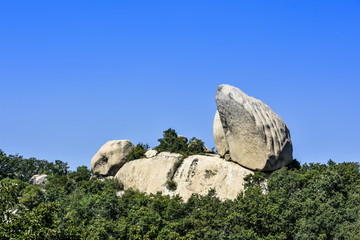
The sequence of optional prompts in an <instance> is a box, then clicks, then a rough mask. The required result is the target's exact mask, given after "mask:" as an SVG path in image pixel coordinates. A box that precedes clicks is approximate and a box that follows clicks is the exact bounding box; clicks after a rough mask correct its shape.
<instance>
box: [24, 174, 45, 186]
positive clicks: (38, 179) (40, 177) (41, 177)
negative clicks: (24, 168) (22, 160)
mask: <svg viewBox="0 0 360 240" xmlns="http://www.w3.org/2000/svg"><path fill="white" fill-rule="evenodd" d="M47 180H48V175H47V174H36V175H34V176H32V177H31V178H30V180H29V183H30V184H32V185H39V186H41V185H45V184H46V182H47Z"/></svg>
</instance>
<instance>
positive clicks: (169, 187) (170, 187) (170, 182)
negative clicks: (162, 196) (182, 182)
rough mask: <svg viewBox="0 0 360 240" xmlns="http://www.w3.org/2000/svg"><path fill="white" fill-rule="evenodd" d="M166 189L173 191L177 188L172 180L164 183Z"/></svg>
mask: <svg viewBox="0 0 360 240" xmlns="http://www.w3.org/2000/svg"><path fill="white" fill-rule="evenodd" d="M166 188H167V189H169V190H170V191H175V190H176V188H177V183H176V182H175V181H174V180H168V181H167V182H166Z"/></svg>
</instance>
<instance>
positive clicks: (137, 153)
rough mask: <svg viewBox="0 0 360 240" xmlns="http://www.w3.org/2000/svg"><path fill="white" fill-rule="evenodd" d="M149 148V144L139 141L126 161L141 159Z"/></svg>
mask: <svg viewBox="0 0 360 240" xmlns="http://www.w3.org/2000/svg"><path fill="white" fill-rule="evenodd" d="M148 149H149V145H147V144H143V143H138V144H137V145H136V146H135V148H134V149H133V150H131V152H130V153H129V154H128V155H127V156H126V162H129V161H132V160H135V159H140V158H143V157H145V153H146V151H147V150H148Z"/></svg>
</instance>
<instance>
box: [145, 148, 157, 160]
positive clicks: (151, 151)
mask: <svg viewBox="0 0 360 240" xmlns="http://www.w3.org/2000/svg"><path fill="white" fill-rule="evenodd" d="M157 154H158V151H156V150H155V149H149V150H147V151H146V153H145V157H146V158H152V157H155V156H156V155H157Z"/></svg>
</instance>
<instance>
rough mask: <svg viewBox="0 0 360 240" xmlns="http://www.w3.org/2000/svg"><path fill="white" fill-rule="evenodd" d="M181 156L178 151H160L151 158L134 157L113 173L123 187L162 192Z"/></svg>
mask: <svg viewBox="0 0 360 240" xmlns="http://www.w3.org/2000/svg"><path fill="white" fill-rule="evenodd" d="M182 158H183V156H182V155H181V154H178V153H169V152H161V153H159V154H157V155H156V156H154V157H151V158H142V159H136V160H133V161H131V162H128V163H126V164H125V165H124V166H123V167H122V168H121V169H120V170H119V171H118V173H117V174H116V175H115V178H117V179H118V180H119V181H120V182H121V183H122V184H123V185H124V189H125V190H126V189H129V188H132V189H136V190H138V191H141V192H145V193H148V194H150V193H153V194H155V193H157V192H163V191H165V189H166V183H167V181H168V180H170V179H171V178H172V176H173V175H174V174H175V171H176V169H175V168H176V163H177V162H179V161H181V159H182Z"/></svg>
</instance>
